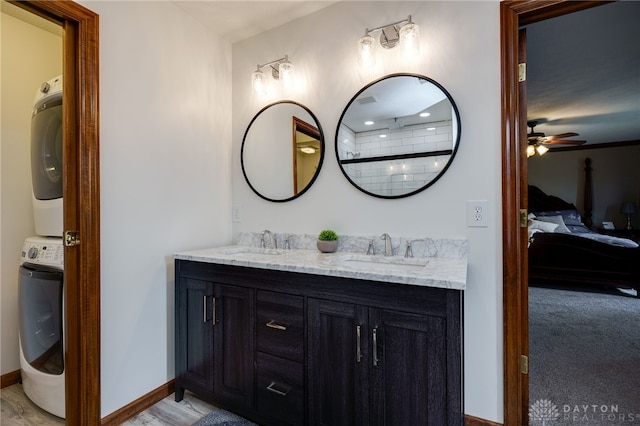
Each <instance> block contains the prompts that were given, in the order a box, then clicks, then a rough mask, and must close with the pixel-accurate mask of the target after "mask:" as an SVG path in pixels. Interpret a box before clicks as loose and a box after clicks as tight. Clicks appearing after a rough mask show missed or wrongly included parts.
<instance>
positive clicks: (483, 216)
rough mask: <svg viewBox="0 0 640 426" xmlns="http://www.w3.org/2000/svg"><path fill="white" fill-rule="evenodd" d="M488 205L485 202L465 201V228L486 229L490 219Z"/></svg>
mask: <svg viewBox="0 0 640 426" xmlns="http://www.w3.org/2000/svg"><path fill="white" fill-rule="evenodd" d="M489 214H490V212H489V204H488V202H487V200H468V201H467V226H468V227H473V228H486V227H488V226H489V219H490V215H489Z"/></svg>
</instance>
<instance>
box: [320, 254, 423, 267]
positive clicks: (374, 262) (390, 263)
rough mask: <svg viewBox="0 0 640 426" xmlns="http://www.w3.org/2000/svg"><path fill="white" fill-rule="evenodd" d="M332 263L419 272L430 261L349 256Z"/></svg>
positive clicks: (394, 257) (390, 257) (410, 258)
mask: <svg viewBox="0 0 640 426" xmlns="http://www.w3.org/2000/svg"><path fill="white" fill-rule="evenodd" d="M331 263H332V264H334V265H340V266H344V267H347V268H353V269H362V270H373V271H387V270H391V269H394V270H419V269H422V268H424V267H425V266H426V265H427V264H428V263H429V260H428V259H424V258H414V257H400V256H369V255H359V254H347V255H344V256H340V257H338V258H336V259H333V260H331Z"/></svg>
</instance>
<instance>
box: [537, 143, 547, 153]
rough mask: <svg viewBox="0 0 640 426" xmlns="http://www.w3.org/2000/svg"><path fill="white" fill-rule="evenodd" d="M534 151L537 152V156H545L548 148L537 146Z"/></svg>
mask: <svg viewBox="0 0 640 426" xmlns="http://www.w3.org/2000/svg"><path fill="white" fill-rule="evenodd" d="M536 151H538V154H539V155H544V154H546V153H547V151H549V148H547V147H546V146H544V145H538V146H537V147H536Z"/></svg>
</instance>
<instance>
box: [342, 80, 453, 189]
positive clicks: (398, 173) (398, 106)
mask: <svg viewBox="0 0 640 426" xmlns="http://www.w3.org/2000/svg"><path fill="white" fill-rule="evenodd" d="M459 137H460V125H459V117H458V111H457V108H456V107H455V104H454V103H453V100H452V99H451V98H450V96H449V95H448V93H447V92H446V91H445V90H444V89H443V88H442V87H440V86H439V85H438V84H437V83H435V82H433V81H431V80H428V79H427V78H426V77H421V76H413V75H406V74H403V75H394V76H389V77H386V78H384V79H382V80H380V81H378V82H374V83H372V84H371V85H369V86H367V87H365V88H364V89H363V90H362V91H360V92H359V93H358V94H356V96H354V98H353V99H352V101H351V102H350V103H349V105H348V106H347V108H346V109H345V112H344V113H343V116H342V118H341V120H340V123H339V125H338V129H337V137H336V141H337V146H336V154H337V156H338V162H339V164H340V166H341V168H342V171H343V173H344V175H345V176H346V177H347V179H348V180H349V181H350V182H351V183H352V184H353V185H354V186H356V187H357V188H358V189H360V190H361V191H363V192H365V193H368V194H370V195H374V196H377V197H382V198H399V197H405V196H408V195H413V194H415V193H417V192H419V191H422V190H423V189H425V188H426V187H428V186H430V185H431V184H433V183H434V182H435V181H436V180H437V179H438V178H439V177H440V176H441V175H442V174H443V173H444V171H445V170H446V168H447V167H448V165H449V164H450V162H451V160H452V158H453V156H454V155H455V152H456V149H457V145H458V141H459Z"/></svg>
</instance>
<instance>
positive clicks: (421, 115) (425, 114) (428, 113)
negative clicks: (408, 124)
mask: <svg viewBox="0 0 640 426" xmlns="http://www.w3.org/2000/svg"><path fill="white" fill-rule="evenodd" d="M430 115H431V113H430V112H421V113H420V117H428V116H430Z"/></svg>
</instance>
